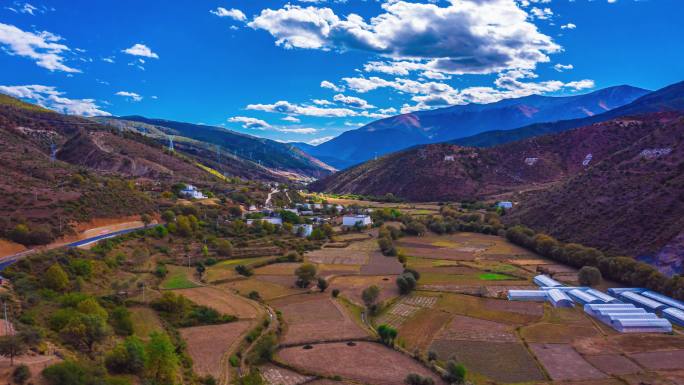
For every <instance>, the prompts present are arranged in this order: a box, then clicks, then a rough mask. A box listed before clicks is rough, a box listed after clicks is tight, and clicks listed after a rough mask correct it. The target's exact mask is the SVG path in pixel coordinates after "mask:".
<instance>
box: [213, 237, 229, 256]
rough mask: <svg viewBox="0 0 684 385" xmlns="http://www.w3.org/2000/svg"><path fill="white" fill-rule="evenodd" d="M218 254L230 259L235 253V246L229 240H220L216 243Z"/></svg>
mask: <svg viewBox="0 0 684 385" xmlns="http://www.w3.org/2000/svg"><path fill="white" fill-rule="evenodd" d="M216 252H217V253H218V254H219V255H220V256H223V257H230V255H231V253H232V252H233V244H231V243H230V241H229V240H226V239H219V240H218V241H216Z"/></svg>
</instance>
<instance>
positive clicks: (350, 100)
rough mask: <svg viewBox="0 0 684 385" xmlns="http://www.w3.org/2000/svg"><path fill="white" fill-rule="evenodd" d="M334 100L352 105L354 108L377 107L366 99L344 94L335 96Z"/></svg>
mask: <svg viewBox="0 0 684 385" xmlns="http://www.w3.org/2000/svg"><path fill="white" fill-rule="evenodd" d="M333 100H334V101H336V102H339V103H342V104H346V105H348V106H350V107H353V108H360V109H363V110H367V109H370V108H375V106H374V105H372V104H369V103H368V102H367V101H366V100H364V99H361V98H357V97H355V96H346V95H342V94H337V95H335V96H334V97H333Z"/></svg>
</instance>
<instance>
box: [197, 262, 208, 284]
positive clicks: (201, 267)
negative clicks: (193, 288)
mask: <svg viewBox="0 0 684 385" xmlns="http://www.w3.org/2000/svg"><path fill="white" fill-rule="evenodd" d="M206 270H207V268H206V267H204V264H203V263H198V264H197V266H195V271H196V272H197V276H198V277H199V279H200V281H201V280H202V276H203V275H204V272H205V271H206Z"/></svg>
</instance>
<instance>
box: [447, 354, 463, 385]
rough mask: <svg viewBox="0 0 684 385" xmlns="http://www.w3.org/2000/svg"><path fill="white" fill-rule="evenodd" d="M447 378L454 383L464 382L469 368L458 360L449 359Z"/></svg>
mask: <svg viewBox="0 0 684 385" xmlns="http://www.w3.org/2000/svg"><path fill="white" fill-rule="evenodd" d="M446 371H447V375H446V378H445V379H446V380H447V381H449V383H452V384H462V383H463V382H464V381H465V378H466V374H467V370H466V368H465V366H463V365H462V364H459V363H456V361H453V360H451V361H449V362H447V365H446Z"/></svg>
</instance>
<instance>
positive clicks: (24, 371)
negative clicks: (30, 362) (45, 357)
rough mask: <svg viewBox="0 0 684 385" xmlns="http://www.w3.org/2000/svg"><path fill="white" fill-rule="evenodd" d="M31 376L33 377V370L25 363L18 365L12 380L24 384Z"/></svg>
mask: <svg viewBox="0 0 684 385" xmlns="http://www.w3.org/2000/svg"><path fill="white" fill-rule="evenodd" d="M29 378H31V371H30V370H29V367H28V366H26V365H24V364H21V365H19V366H17V368H16V369H14V371H13V372H12V380H14V383H15V384H19V385H23V384H25V383H26V381H28V380H29Z"/></svg>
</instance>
